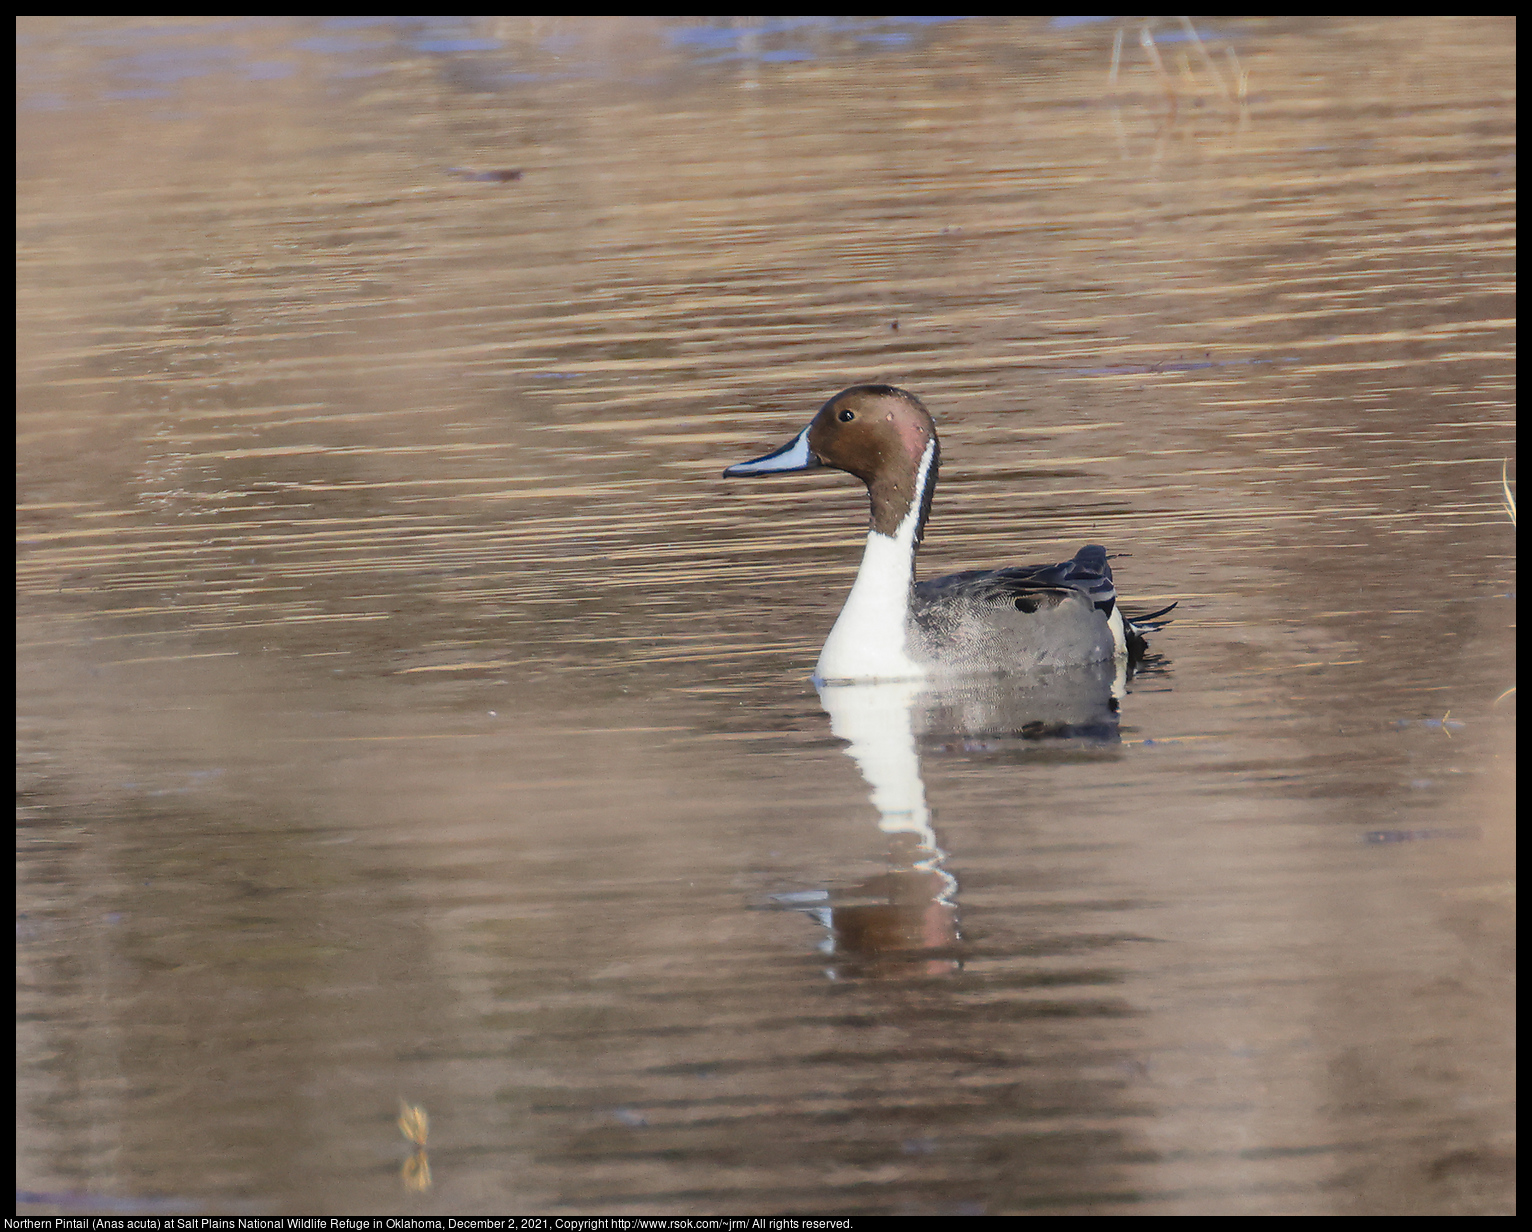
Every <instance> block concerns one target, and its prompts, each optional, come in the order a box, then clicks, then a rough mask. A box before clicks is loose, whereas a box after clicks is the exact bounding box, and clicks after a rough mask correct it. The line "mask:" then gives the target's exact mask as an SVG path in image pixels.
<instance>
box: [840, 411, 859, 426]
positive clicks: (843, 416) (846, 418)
mask: <svg viewBox="0 0 1532 1232" xmlns="http://www.w3.org/2000/svg"><path fill="white" fill-rule="evenodd" d="M835 418H836V419H838V420H840V421H841V423H850V422H851V421H852V420H853V419H855V418H856V412H855V411H841V412H840V413H839V414H838V415H836V416H835Z"/></svg>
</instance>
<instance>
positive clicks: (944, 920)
mask: <svg viewBox="0 0 1532 1232" xmlns="http://www.w3.org/2000/svg"><path fill="white" fill-rule="evenodd" d="M1124 684H1125V678H1124V675H1123V669H1122V667H1121V666H1120V665H1114V664H1113V663H1111V662H1106V663H1099V664H1092V665H1089V666H1086V667H1080V668H1074V669H1070V670H1067V671H1057V672H1049V673H1043V674H1037V675H1033V676H1028V677H1026V678H1024V679H1018V678H1016V677H994V678H987V679H975V680H967V681H962V682H956V681H952V682H938V681H930V680H919V681H894V682H887V683H876V684H820V685H818V686H817V687H818V689H819V700H820V704H821V705H823V706H824V708H825V712H826V713H827V714H828V715H829V717H830V730H831V731H832V732H834V733H835V735H836V736H838V737H839V738H840V739H842V740H844V741H845V742H846V755H847V756H848V757H850V758H851V759H852V760H853V761H854V762H856V765H857V769H859V770H860V771H861V773H862V777H863V778H864V779H865V780H866V782H867V787H868V795H869V798H870V800H871V802H872V806H873V808H874V809H876V810H877V815H878V829H879V830H881V831H882V832H883V834H884V836H885V838H886V850H887V859H888V867H887V869H886V871H884V872H882V873H880V874H878V875H877V876H875V877H871V878H868V879H867V880H865V881H863V882H862V883H861V884H859V885H855V886H852V887H850V888H847V889H837V890H831V891H814V892H812V893H809V894H791V895H781V896H779V897H778V900H777V901H778V902H779V903H780V904H781V905H783V906H790V907H795V908H798V909H800V910H804V909H806V910H808V911H809V912H810V913H811V914H812V915H813V916H814V917H815V918H816V919H817V920H818V921H819V922H820V924H821V925H822V926H823V927H824V929H825V932H826V937H825V940H824V942H823V943H822V946H821V948H822V949H823V951H824V952H825V953H826V954H827V955H830V956H831V957H832V958H833V960H834V962H833V965H832V967H831V968H830V974H831V975H832V976H838V975H841V974H859V975H874V976H878V975H882V976H890V975H927V976H930V975H943V974H949V973H952V972H955V971H957V970H959V969H960V967H961V965H962V957H961V951H960V948H959V942H960V940H961V937H960V932H959V925H958V905H957V891H958V884H957V880H956V878H954V877H953V876H952V874H951V873H949V872H947V871H946V869H945V868H944V867H943V864H944V862H945V860H946V853H945V852H944V851H943V850H942V849H941V847H940V845H939V844H938V843H937V838H936V832H935V829H934V828H933V826H932V819H931V810H930V808H929V806H928V805H927V803H926V788H925V780H924V779H923V778H922V776H921V761H920V759H921V754H922V751H924V752H925V753H926V754H927V755H932V754H940V753H949V754H950V753H958V754H972V753H985V754H996V753H999V754H1004V753H1007V752H1013V753H1015V752H1020V751H1022V750H1026V751H1028V752H1031V751H1035V750H1037V749H1038V748H1039V747H1047V748H1063V747H1070V746H1073V747H1076V748H1078V747H1080V746H1087V747H1089V746H1095V747H1105V746H1110V745H1114V744H1116V743H1118V742H1119V735H1118V702H1117V699H1118V697H1119V696H1121V694H1122V691H1123V686H1124Z"/></svg>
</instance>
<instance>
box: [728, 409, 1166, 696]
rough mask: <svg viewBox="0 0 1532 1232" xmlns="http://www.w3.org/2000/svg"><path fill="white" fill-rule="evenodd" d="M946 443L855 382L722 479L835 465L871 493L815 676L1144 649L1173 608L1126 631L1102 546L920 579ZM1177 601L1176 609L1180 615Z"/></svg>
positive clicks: (1003, 667) (1058, 659) (865, 677)
mask: <svg viewBox="0 0 1532 1232" xmlns="http://www.w3.org/2000/svg"><path fill="white" fill-rule="evenodd" d="M940 457H941V447H940V445H939V444H938V443H937V438H936V424H935V423H934V422H933V420H932V419H931V414H930V412H929V411H927V410H926V408H925V407H924V406H923V405H922V404H921V402H920V399H919V398H917V397H915V396H914V395H913V394H910V393H906V392H905V391H904V390H902V389H897V388H895V387H894V386H892V385H853V386H852V387H851V388H850V389H846V390H842V391H841V392H840V393H838V394H836V395H835V396H834V397H833V398H831V399H830V400H829V401H828V402H826V403H825V404H824V405H823V406H822V407H820V408H819V413H818V414H817V415H815V416H814V418H813V419H812V420H811V421H810V422H809V426H808V427H806V428H805V429H804V430H803V431H802V432H800V433H798V435H797V436H795V437H793V439H792V440H790V441H788V443H787V444H785V445H783V446H782V447H781V448H780V449H777V450H774V451H772V452H771V453H768V454H766V455H764V456H763V457H759V458H756V459H754V460H753V461H750V462H740V463H738V464H737V465H735V466H731V467H729V469H728V470H726V471H724V475H725V477H727V478H732V477H734V476H739V475H770V474H776V473H778V472H780V471H804V470H812V469H813V468H815V467H819V466H832V467H835V468H836V469H838V470H843V471H847V472H849V473H850V474H852V475H855V476H856V477H857V478H858V479H860V480H861V481H862V482H863V483H865V484H866V485H867V494H868V497H869V498H870V500H871V502H872V524H871V526H870V527H869V528H868V531H867V548H866V550H865V551H864V552H863V554H862V565H861V568H860V569H858V570H857V575H856V581H855V582H854V583H852V586H851V594H850V595H849V596H847V598H846V605H845V607H843V608H841V613H840V616H839V617H838V618H837V619H836V621H835V626H834V628H832V629H831V630H830V636H829V637H828V638H826V639H825V644H824V649H823V650H822V651H820V653H819V663H818V666H817V667H816V668H815V669H814V675H815V677H816V678H817V679H819V680H821V681H825V682H835V681H871V680H909V679H919V678H923V677H930V676H948V675H977V674H993V673H1012V672H1031V671H1035V670H1038V669H1048V668H1058V667H1072V666H1077V665H1082V664H1087V663H1099V662H1102V661H1103V660H1108V659H1113V658H1116V657H1119V656H1126V655H1128V654H1129V653H1130V652H1131V653H1142V650H1143V636H1142V635H1143V633H1145V632H1147V631H1151V630H1153V629H1156V628H1158V627H1159V626H1157V625H1154V624H1150V623H1149V622H1150V621H1152V620H1153V619H1154V618H1155V617H1157V616H1163V615H1164V614H1165V612H1168V611H1169V610H1170V608H1164V609H1162V610H1161V611H1158V612H1154V613H1150V614H1148V615H1145V616H1142V617H1135V618H1131V619H1130V620H1129V622H1128V624H1127V626H1126V627H1125V626H1124V623H1123V614H1122V612H1121V611H1120V610H1119V609H1118V607H1117V590H1116V587H1114V586H1113V584H1112V568H1111V566H1110V565H1109V564H1107V556H1106V549H1105V548H1102V547H1098V546H1096V545H1095V544H1090V545H1088V546H1086V547H1083V548H1081V549H1080V550H1079V551H1078V552H1076V553H1075V556H1074V559H1073V560H1066V561H1063V562H1062V563H1060V564H1056V565H1013V566H1009V567H1006V568H1001V569H987V570H985V569H977V570H973V571H970V572H967V573H953V574H950V575H949V576H947V577H940V578H932V579H931V580H929V581H925V582H916V581H915V552H916V550H917V549H918V547H919V545H920V537H921V532H922V531H923V530H924V529H925V524H926V518H927V516H928V515H929V514H930V512H931V494H932V492H933V491H935V489H936V471H937V464H938V462H939V460H940ZM1174 606H1175V604H1171V607H1174Z"/></svg>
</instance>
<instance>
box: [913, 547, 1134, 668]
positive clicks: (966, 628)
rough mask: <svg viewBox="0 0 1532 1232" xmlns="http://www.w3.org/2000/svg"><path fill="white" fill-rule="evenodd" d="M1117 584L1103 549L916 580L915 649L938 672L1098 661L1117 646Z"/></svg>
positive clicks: (1044, 666)
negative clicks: (1042, 562) (1113, 622)
mask: <svg viewBox="0 0 1532 1232" xmlns="http://www.w3.org/2000/svg"><path fill="white" fill-rule="evenodd" d="M1116 597H1117V591H1116V588H1115V587H1114V586H1113V584H1112V569H1111V566H1110V565H1108V564H1107V559H1106V549H1104V548H1101V547H1098V546H1096V545H1095V544H1092V545H1090V546H1088V547H1084V548H1081V549H1080V551H1079V552H1077V553H1076V554H1075V557H1074V559H1073V560H1067V561H1063V562H1062V563H1060V564H1056V565H1019V566H1012V567H1010V568H1004V569H982V570H971V571H969V572H966V573H952V574H948V575H947V576H946V577H939V578H932V579H930V580H929V581H925V582H917V583H916V584H915V588H914V592H913V594H912V596H911V599H912V602H911V606H910V626H909V632H910V643H911V649H912V651H913V654H914V657H915V658H916V659H917V660H919V661H921V662H923V663H926V664H928V665H929V666H931V667H932V668H933V669H935V670H937V671H940V672H943V673H954V674H974V673H991V672H1007V673H1008V672H1027V671H1033V670H1035V669H1037V668H1047V667H1070V666H1075V665H1078V664H1083V663H1099V662H1101V661H1102V660H1104V659H1110V658H1112V657H1113V656H1114V655H1115V654H1117V652H1118V646H1117V641H1116V639H1115V637H1114V635H1113V629H1112V625H1111V623H1110V621H1111V617H1112V614H1113V610H1114V607H1115V604H1116Z"/></svg>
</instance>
